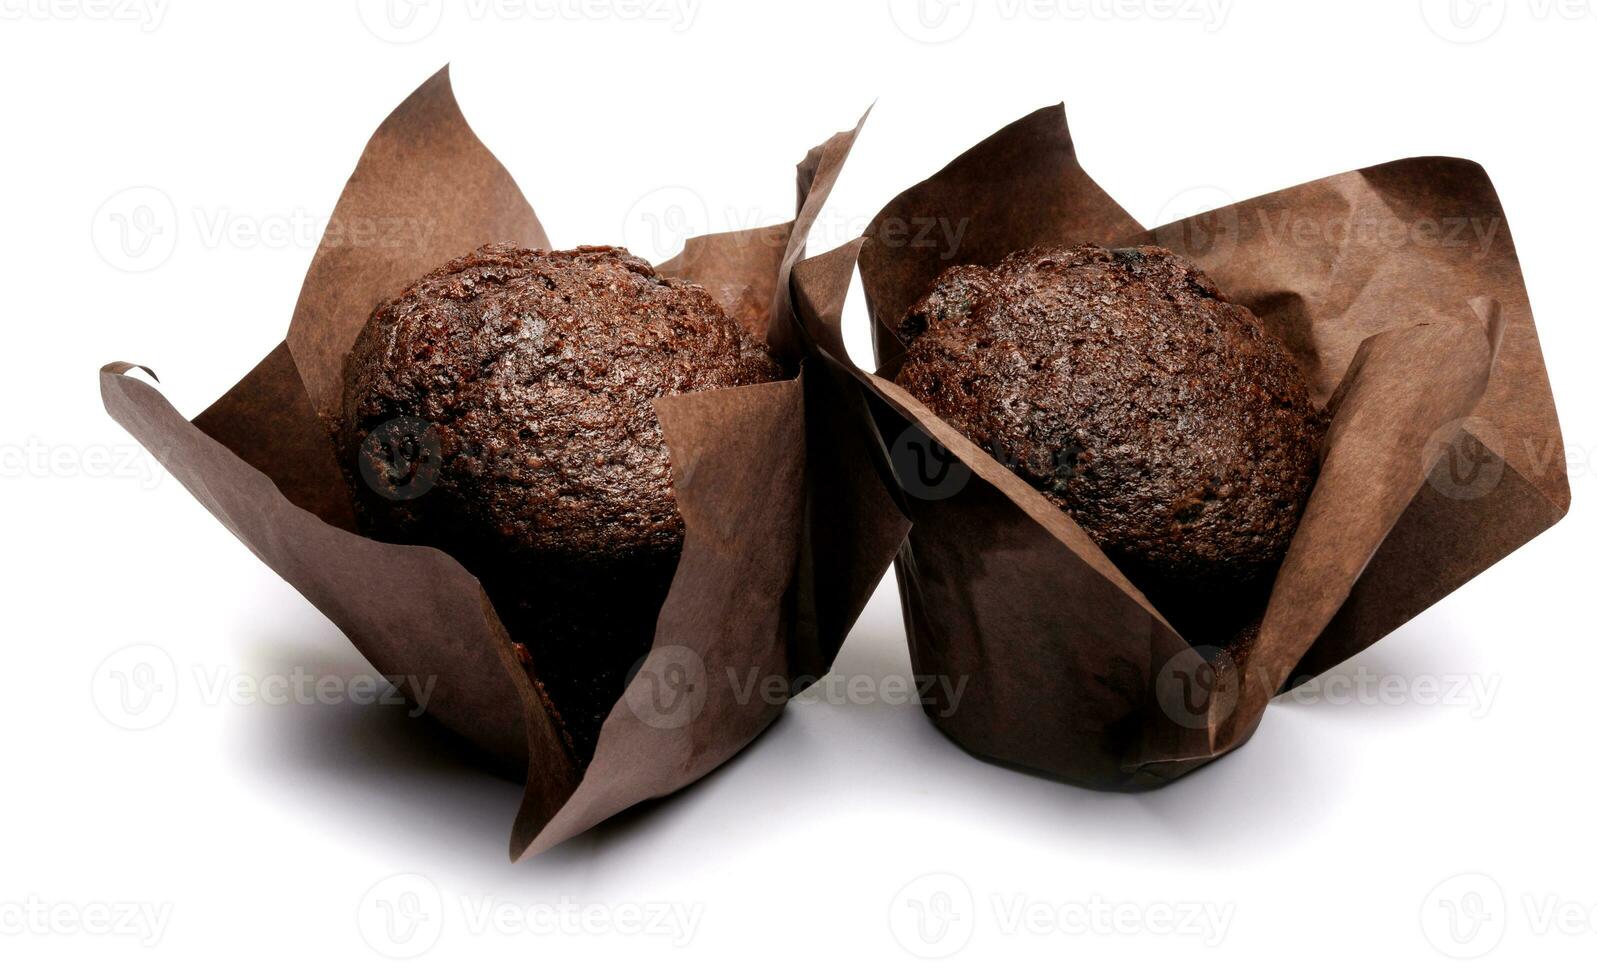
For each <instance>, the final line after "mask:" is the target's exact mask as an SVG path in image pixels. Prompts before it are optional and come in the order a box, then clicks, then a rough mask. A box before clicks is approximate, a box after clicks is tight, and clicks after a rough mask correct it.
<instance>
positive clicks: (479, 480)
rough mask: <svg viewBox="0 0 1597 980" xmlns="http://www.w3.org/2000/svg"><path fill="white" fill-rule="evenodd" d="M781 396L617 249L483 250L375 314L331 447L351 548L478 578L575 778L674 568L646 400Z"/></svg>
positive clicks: (693, 291) (729, 339) (731, 338)
mask: <svg viewBox="0 0 1597 980" xmlns="http://www.w3.org/2000/svg"><path fill="white" fill-rule="evenodd" d="M780 377H781V371H780V369H779V368H778V366H777V364H776V362H775V361H774V360H773V359H772V358H771V355H770V353H769V351H768V350H767V349H766V348H765V346H764V344H763V343H761V342H760V341H759V340H758V339H756V338H755V337H753V336H752V335H751V334H750V333H749V332H748V331H747V330H746V329H745V328H744V327H742V326H741V325H740V324H738V323H737V322H736V321H735V320H733V319H732V318H731V317H730V316H728V315H727V313H726V312H725V311H724V310H722V308H721V307H720V306H719V305H718V304H717V303H716V302H715V300H714V299H713V298H712V297H711V296H710V295H709V293H707V292H706V291H705V290H704V289H702V288H701V287H699V286H696V285H693V284H691V283H686V282H682V281H680V280H673V279H666V278H663V277H661V276H659V275H658V274H656V273H655V271H654V269H653V268H652V267H651V266H650V265H649V264H648V263H647V262H644V261H643V260H642V259H638V258H636V257H634V256H632V255H630V254H628V253H627V252H625V251H623V250H620V249H614V248H606V247H589V248H581V249H576V250H573V251H562V252H551V251H543V250H533V249H524V248H520V247H518V246H516V245H514V244H497V245H487V246H484V247H482V248H481V249H478V250H477V251H476V252H473V253H471V254H469V255H466V256H463V257H461V258H458V259H456V260H454V261H452V262H450V263H448V264H446V265H445V266H443V267H442V268H440V269H438V270H436V271H434V272H432V273H429V274H428V275H426V276H423V277H422V278H421V279H418V280H417V281H416V282H414V283H412V284H411V285H410V286H408V287H406V289H405V290H404V291H403V292H402V293H401V294H400V295H399V296H397V297H395V298H394V299H392V300H390V301H388V302H386V303H384V304H383V305H381V306H379V307H378V308H377V309H376V310H375V311H374V312H373V313H372V315H371V318H370V320H369V321H368V322H367V324H366V327H365V328H364V330H363V331H362V332H361V335H360V337H359V338H358V339H357V340H356V342H355V345H354V347H353V348H352V349H351V351H350V353H349V355H348V358H347V360H346V362H345V372H344V400H343V414H342V418H340V419H339V420H337V423H336V425H335V429H336V432H337V441H338V445H339V455H340V459H341V460H342V461H343V462H344V465H345V470H346V474H347V476H348V479H349V480H350V484H351V486H352V488H353V490H354V494H355V504H356V514H357V518H358V520H359V522H360V525H361V529H362V531H363V532H364V533H366V534H368V535H370V536H372V537H375V538H379V539H381V540H385V541H391V542H398V543H408V544H418V545H429V546H432V547H436V548H439V549H441V550H443V551H445V552H447V553H449V554H450V555H452V556H453V557H454V558H456V559H457V560H458V561H460V563H461V564H462V565H464V566H465V567H466V568H467V569H468V570H469V571H471V572H472V573H473V574H474V575H476V576H477V577H478V579H479V580H480V581H481V582H482V584H483V587H484V589H485V590H486V591H487V593H488V596H489V598H490V599H491V600H492V602H493V604H494V607H495V609H496V610H497V612H498V613H499V615H500V618H501V619H502V620H503V621H504V623H505V626H506V628H507V629H508V630H509V631H510V634H511V637H512V638H513V639H514V640H515V641H516V642H517V643H518V644H519V645H520V646H521V648H522V649H523V650H524V651H525V657H526V659H527V666H528V668H529V673H530V675H531V676H532V678H533V680H534V682H535V683H536V685H537V687H538V688H539V691H540V694H541V695H542V696H543V698H544V700H545V702H546V705H547V706H548V707H549V709H550V711H551V713H552V714H553V715H554V716H555V717H556V718H557V720H558V723H559V725H560V727H561V729H562V732H563V734H564V735H565V738H566V741H567V747H568V748H569V750H570V751H571V754H572V756H573V759H574V760H575V761H576V762H577V764H578V765H579V766H585V765H586V764H587V762H588V761H589V760H591V758H592V756H593V752H594V748H595V745H596V743H597V740H598V734H599V728H600V726H601V725H602V724H603V721H604V719H605V717H606V715H607V714H608V713H609V711H610V709H611V707H612V706H613V705H614V704H615V703H616V701H617V699H618V698H619V697H620V695H621V693H622V691H623V690H624V688H625V684H626V681H627V677H628V674H629V672H630V671H631V670H632V669H633V667H634V666H635V665H636V664H637V663H638V662H639V661H641V659H642V658H643V657H644V656H645V655H647V653H648V652H649V649H650V646H651V643H652V640H653V633H654V626H655V622H656V620H657V619H658V617H659V612H660V609H661V607H662V605H663V604H664V602H665V599H666V595H667V592H668V591H669V588H670V585H671V579H672V576H673V575H674V574H675V571H676V565H677V561H678V559H679V557H680V555H681V550H682V541H683V534H684V528H683V524H682V518H681V515H680V513H679V512H678V509H677V505H676V497H675V493H674V491H673V489H672V485H671V461H670V453H669V450H668V449H667V447H666V445H665V441H664V437H663V434H662V432H661V430H660V424H659V419H658V417H657V415H656V414H655V411H654V409H653V407H652V405H651V404H650V403H651V401H652V400H653V399H655V398H659V397H665V396H670V395H677V394H683V393H687V392H691V391H705V390H712V389H717V388H727V387H733V386H738V385H746V384H758V383H762V382H767V381H774V380H778V379H779V378H780Z"/></svg>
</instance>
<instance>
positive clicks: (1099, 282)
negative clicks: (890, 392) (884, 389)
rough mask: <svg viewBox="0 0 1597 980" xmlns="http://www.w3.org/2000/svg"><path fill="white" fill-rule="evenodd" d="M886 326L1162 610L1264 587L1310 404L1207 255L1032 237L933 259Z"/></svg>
mask: <svg viewBox="0 0 1597 980" xmlns="http://www.w3.org/2000/svg"><path fill="white" fill-rule="evenodd" d="M901 336H902V337H903V339H904V340H905V341H906V342H907V343H908V345H909V346H908V351H907V353H906V356H905V358H904V361H903V363H902V367H901V368H900V370H899V373H898V376H897V378H896V380H897V382H898V384H900V385H901V386H902V387H903V388H904V389H905V390H907V391H908V392H909V393H910V394H911V395H913V396H914V397H916V398H918V399H919V400H920V401H921V402H923V403H924V404H925V405H926V406H927V407H928V408H929V409H931V410H932V411H933V412H934V413H935V414H936V415H938V416H939V417H940V418H942V419H943V420H944V421H946V422H948V423H949V424H950V425H952V426H953V427H954V428H955V429H957V430H959V431H960V432H961V433H962V434H964V435H965V436H966V437H967V438H969V439H970V440H971V441H972V442H975V443H976V444H978V445H980V446H981V447H982V448H983V449H985V450H986V451H987V452H989V453H991V454H992V455H993V456H994V457H996V458H997V459H998V460H999V461H1000V462H1002V463H1004V464H1005V465H1006V466H1008V467H1009V468H1010V469H1011V470H1013V471H1014V472H1015V473H1016V474H1018V475H1019V476H1020V477H1021V478H1022V479H1024V480H1026V482H1028V483H1029V484H1031V485H1032V486H1034V487H1036V488H1037V489H1038V490H1040V491H1041V492H1042V493H1043V494H1044V495H1046V496H1047V497H1048V499H1049V500H1051V501H1052V502H1053V503H1054V504H1056V505H1057V506H1059V507H1060V508H1062V509H1063V510H1064V511H1066V512H1067V513H1068V514H1070V516H1071V517H1072V518H1073V519H1074V520H1075V521H1076V523H1078V524H1079V525H1081V527H1082V529H1083V530H1085V531H1086V532H1087V533H1088V534H1089V535H1090V536H1091V537H1092V538H1093V540H1094V541H1096V542H1097V543H1098V545H1099V546H1100V547H1101V548H1103V550H1104V552H1105V553H1106V554H1107V555H1108V556H1109V557H1110V558H1111V559H1112V560H1114V561H1115V562H1116V564H1117V565H1118V566H1119V567H1120V568H1121V570H1122V571H1124V572H1125V573H1126V575H1127V577H1128V578H1130V579H1131V580H1132V581H1133V582H1134V583H1136V584H1137V585H1138V587H1139V588H1141V589H1142V590H1143V591H1144V592H1145V593H1147V594H1148V595H1149V597H1150V599H1153V600H1154V601H1155V603H1156V604H1159V605H1160V606H1161V608H1164V604H1165V603H1170V604H1172V605H1174V606H1181V605H1183V604H1188V605H1193V606H1197V607H1201V606H1202V604H1204V603H1206V602H1208V601H1210V600H1212V599H1213V598H1215V597H1216V596H1222V597H1225V596H1231V595H1234V594H1236V593H1238V592H1239V591H1242V590H1246V589H1247V588H1249V587H1257V586H1259V585H1260V583H1262V584H1263V585H1264V587H1266V588H1267V587H1268V583H1269V581H1270V580H1271V579H1273V577H1274V571H1275V568H1276V567H1277V565H1278V564H1279V562H1280V560H1281V558H1282V557H1283V556H1284V555H1285V553H1286V549H1287V545H1288V543H1289V542H1290V541H1291V538H1292V534H1293V531H1294V530H1295V529H1296V526H1297V522H1298V518H1299V516H1300V515H1301V514H1302V511H1303V507H1304V504H1305V502H1306V501H1307V499H1308V495H1309V490H1310V488H1311V486H1312V484H1313V482H1314V478H1315V473H1316V470H1317V468H1318V445H1319V439H1320V436H1321V434H1322V431H1323V427H1324V421H1323V417H1322V413H1321V412H1320V410H1319V409H1318V408H1316V406H1315V405H1314V403H1313V401H1312V400H1311V397H1310V394H1309V388H1308V384H1307V382H1306V381H1305V379H1304V377H1303V375H1302V373H1301V372H1300V371H1299V369H1298V367H1297V365H1296V363H1295V362H1294V361H1293V360H1292V357H1291V355H1290V354H1289V352H1288V351H1287V349H1286V348H1285V346H1284V345H1283V344H1282V343H1281V342H1280V341H1279V340H1278V339H1276V338H1275V337H1274V336H1272V335H1270V334H1269V333H1267V332H1266V331H1265V330H1264V329H1263V326H1262V325H1261V324H1260V322H1259V320H1258V318H1257V317H1255V316H1254V315H1253V313H1252V312H1250V311H1249V310H1248V309H1246V308H1245V307H1243V306H1239V305H1237V304H1235V303H1231V302H1228V301H1227V299H1226V297H1225V296H1224V295H1222V294H1221V292H1220V290H1219V289H1218V288H1217V287H1216V286H1215V284H1214V282H1213V281H1212V280H1211V279H1210V278H1209V277H1208V275H1207V274H1205V273H1204V272H1203V271H1202V270H1200V269H1198V268H1196V267H1194V266H1192V265H1191V264H1189V263H1188V262H1186V261H1185V260H1184V259H1182V258H1180V257H1179V256H1176V255H1175V254H1173V253H1171V252H1169V251H1167V250H1165V249H1162V248H1156V247H1140V248H1126V249H1116V250H1113V251H1111V250H1109V249H1104V248H1100V247H1097V246H1093V245H1081V246H1077V247H1074V248H1067V247H1062V246H1048V247H1039V248H1032V249H1027V250H1024V251H1020V252H1016V253H1014V254H1012V255H1010V256H1008V257H1007V258H1005V259H1004V260H1003V261H1001V262H999V263H998V264H997V265H996V266H992V267H990V268H989V267H981V266H957V267H954V268H950V269H948V270H946V271H945V272H943V273H942V274H941V275H940V276H939V277H938V278H937V279H936V280H935V281H934V282H933V284H932V287H931V289H930V291H929V292H928V293H927V295H926V296H925V297H923V298H922V299H921V300H920V301H919V302H917V303H916V304H915V305H914V306H912V307H911V308H910V310H909V312H908V313H907V315H906V316H905V318H904V320H903V323H902V325H901ZM1172 620H1173V621H1174V617H1172ZM1178 625H1179V624H1178Z"/></svg>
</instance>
